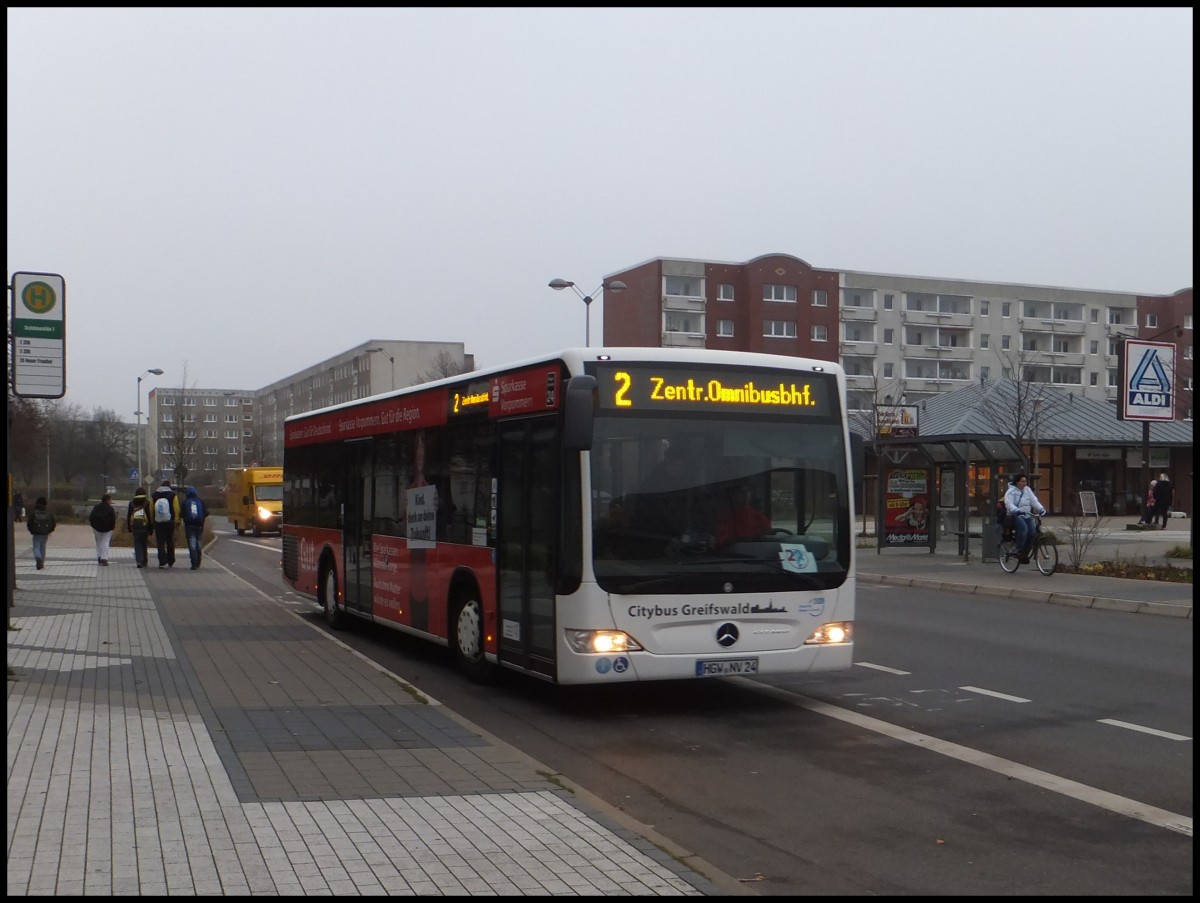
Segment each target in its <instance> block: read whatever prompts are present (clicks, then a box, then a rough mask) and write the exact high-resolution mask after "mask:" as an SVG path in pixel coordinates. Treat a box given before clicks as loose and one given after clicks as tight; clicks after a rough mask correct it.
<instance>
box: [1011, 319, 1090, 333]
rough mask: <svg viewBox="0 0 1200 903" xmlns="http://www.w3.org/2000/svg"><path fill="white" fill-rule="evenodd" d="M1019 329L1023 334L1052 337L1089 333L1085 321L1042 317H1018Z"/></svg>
mask: <svg viewBox="0 0 1200 903" xmlns="http://www.w3.org/2000/svg"><path fill="white" fill-rule="evenodd" d="M1017 327H1018V328H1019V329H1020V330H1021V332H1030V333H1034V332H1036V333H1041V334H1046V333H1048V334H1050V335H1083V334H1084V333H1085V332H1086V331H1087V324H1086V323H1084V322H1083V320H1045V319H1042V318H1040V317H1018V318H1017Z"/></svg>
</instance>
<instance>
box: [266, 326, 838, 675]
mask: <svg viewBox="0 0 1200 903" xmlns="http://www.w3.org/2000/svg"><path fill="white" fill-rule="evenodd" d="M844 395H845V378H844V375H843V374H842V372H841V370H840V368H838V367H837V365H836V364H830V363H828V362H816V361H807V360H795V359H785V358H778V357H775V356H769V355H756V354H742V353H734V352H712V351H676V350H671V349H569V350H567V351H563V352H561V353H559V354H557V355H555V356H553V357H549V358H546V359H542V360H536V361H527V362H523V363H519V364H516V365H513V366H512V367H509V368H497V369H495V370H493V371H488V372H476V373H469V374H464V375H462V376H458V377H452V378H448V379H443V380H439V381H437V382H434V383H430V384H427V385H424V386H416V387H412V388H409V389H403V390H400V391H397V392H392V393H387V394H385V395H382V396H377V397H372V398H366V399H360V400H357V401H354V402H349V403H346V404H342V405H338V406H336V407H330V408H326V409H322V410H318V411H313V412H311V413H308V414H303V415H298V416H295V417H291V418H289V419H288V420H287V422H286V424H285V430H284V436H285V443H284V445H285V447H284V468H283V469H284V509H285V511H286V512H287V523H285V524H284V528H283V532H284V555H283V559H284V560H283V573H284V579H285V581H286V582H287V583H288V584H289V585H290V586H292V587H293V588H294V589H295V590H296V591H298V592H299V593H301V594H303V595H306V596H308V597H309V598H311V599H312V600H313V601H314V602H315V603H316V604H318V605H319V606H320V607H321V608H322V609H323V611H324V613H325V617H326V618H327V620H328V621H329V622H330V623H331V624H332V625H333V626H340V625H341V624H342V623H343V622H344V621H345V620H346V619H347V618H360V619H365V620H370V621H373V622H375V623H379V624H383V625H386V626H390V627H394V628H395V629H397V630H400V631H403V632H406V633H411V634H415V635H419V636H422V637H425V638H426V639H430V640H432V641H434V642H437V643H440V644H443V645H446V646H447V647H448V648H449V649H450V651H451V653H452V655H453V656H454V658H455V660H456V661H457V663H458V665H459V666H460V667H461V668H462V670H463V671H464V673H465V674H467V675H468V676H469V677H471V678H474V679H479V680H484V679H487V678H488V677H490V676H491V675H492V674H494V672H495V670H496V669H497V668H500V667H504V668H509V669H512V670H516V671H520V672H523V673H526V674H529V675H532V676H534V677H538V678H541V679H545V680H550V681H555V682H559V683H601V682H609V683H611V682H620V681H630V680H657V679H682V678H703V677H711V676H720V675H730V674H740V675H754V674H760V673H762V674H768V673H793V672H798V671H819V670H831V669H838V668H845V667H849V666H850V664H851V662H852V655H853V641H852V637H851V631H852V621H853V615H854V591H855V581H854V549H853V545H854V543H853V541H852V534H853V530H852V525H851V518H850V497H851V487H852V485H853V482H852V477H851V473H850V467H851V455H850V451H849V439H848V431H847V427H846V422H845V417H844V413H843V412H844V409H845V408H844V403H843V399H844Z"/></svg>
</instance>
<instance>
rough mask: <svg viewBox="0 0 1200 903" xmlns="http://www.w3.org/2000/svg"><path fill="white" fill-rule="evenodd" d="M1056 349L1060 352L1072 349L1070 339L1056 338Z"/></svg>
mask: <svg viewBox="0 0 1200 903" xmlns="http://www.w3.org/2000/svg"><path fill="white" fill-rule="evenodd" d="M1054 350H1055V351H1057V352H1058V353H1059V354H1066V353H1067V352H1069V351H1070V350H1071V342H1070V341H1069V340H1068V339H1055V340H1054Z"/></svg>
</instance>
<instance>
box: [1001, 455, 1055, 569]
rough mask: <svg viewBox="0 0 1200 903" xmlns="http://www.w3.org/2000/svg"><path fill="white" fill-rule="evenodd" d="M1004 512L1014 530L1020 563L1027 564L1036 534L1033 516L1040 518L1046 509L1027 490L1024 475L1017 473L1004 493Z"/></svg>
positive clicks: (1026, 478) (1027, 481)
mask: <svg viewBox="0 0 1200 903" xmlns="http://www.w3.org/2000/svg"><path fill="white" fill-rule="evenodd" d="M1004 510H1005V511H1006V512H1008V520H1009V524H1008V525H1009V526H1011V527H1013V528H1014V529H1015V530H1016V533H1017V548H1018V549H1019V550H1020V552H1021V561H1023V562H1026V563H1028V561H1029V553H1030V551H1032V549H1031V546H1032V545H1033V537H1034V535H1035V534H1036V532H1037V524H1036V523H1035V522H1034V520H1033V516H1034V515H1035V514H1036V515H1038V516H1039V517H1041V516H1042V515H1043V514H1045V513H1046V508H1045V506H1043V505H1042V503H1041V502H1039V501H1038V497H1037V496H1036V495H1034V494H1033V490H1032V489H1030V488H1029V478H1028V477H1026V476H1025V474H1023V473H1019V474H1017V475H1016V476H1015V477H1013V480H1012V485H1011V486H1009V487H1008V491H1007V492H1006V493H1004Z"/></svg>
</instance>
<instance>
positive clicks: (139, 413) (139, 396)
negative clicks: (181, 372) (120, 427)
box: [134, 367, 163, 483]
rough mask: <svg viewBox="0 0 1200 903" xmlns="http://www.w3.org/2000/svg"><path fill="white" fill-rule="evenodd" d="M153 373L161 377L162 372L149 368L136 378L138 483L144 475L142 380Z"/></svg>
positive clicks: (156, 368)
mask: <svg viewBox="0 0 1200 903" xmlns="http://www.w3.org/2000/svg"><path fill="white" fill-rule="evenodd" d="M151 373H153V374H154V375H155V376H162V375H163V372H162V370H160V369H159V368H158V367H151V368H150V369H149V370H147V371H146V372H145V373H143V374H142V375H141V376H139V377H138V380H137V410H136V411H134V414H135V415H136V416H137V430H136V433H137V472H138V482H139V483H140V482H141V481H142V480H143V479H144V478H145V474H144V473H143V472H142V379H144V378H145V377H147V376H149V375H150V374H151Z"/></svg>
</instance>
